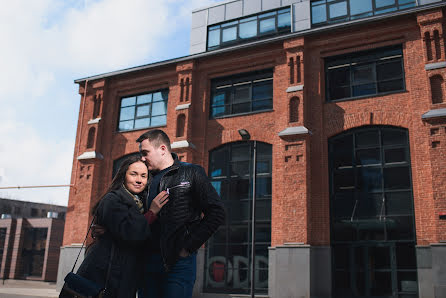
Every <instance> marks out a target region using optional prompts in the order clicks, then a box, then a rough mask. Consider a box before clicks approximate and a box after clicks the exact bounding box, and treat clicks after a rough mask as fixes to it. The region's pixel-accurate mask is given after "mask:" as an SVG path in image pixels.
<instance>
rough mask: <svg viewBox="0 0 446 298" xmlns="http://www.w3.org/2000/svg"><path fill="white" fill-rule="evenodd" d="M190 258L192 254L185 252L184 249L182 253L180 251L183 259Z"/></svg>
mask: <svg viewBox="0 0 446 298" xmlns="http://www.w3.org/2000/svg"><path fill="white" fill-rule="evenodd" d="M188 256H190V253H188V252H187V250H185V249H184V248H182V249H181V251H180V257H182V258H186V257H188Z"/></svg>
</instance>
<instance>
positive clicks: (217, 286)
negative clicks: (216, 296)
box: [205, 142, 272, 294]
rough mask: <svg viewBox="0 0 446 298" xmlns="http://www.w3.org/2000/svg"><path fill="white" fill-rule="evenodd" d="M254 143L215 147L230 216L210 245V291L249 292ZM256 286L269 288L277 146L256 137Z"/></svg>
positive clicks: (213, 166) (214, 173)
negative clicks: (273, 181) (273, 163)
mask: <svg viewBox="0 0 446 298" xmlns="http://www.w3.org/2000/svg"><path fill="white" fill-rule="evenodd" d="M253 149H254V148H253V143H252V142H238V143H231V144H227V145H224V146H221V147H219V148H217V149H215V150H213V151H211V153H210V163H209V176H210V177H211V181H212V185H213V186H214V187H215V189H216V190H217V192H218V193H219V194H220V196H221V198H222V200H223V202H224V204H225V208H226V210H227V216H226V222H225V224H224V225H222V226H221V227H220V228H219V229H218V231H217V232H216V233H215V234H214V235H213V236H212V237H211V239H209V241H208V243H207V245H206V263H205V291H207V292H213V293H217V292H222V293H223V292H225V293H240V294H242V293H244V294H246V293H249V290H250V263H251V254H250V252H251V247H252V240H251V222H252V218H251V210H252V202H253V200H252V183H253V181H252V176H253V175H252V163H253ZM256 152H257V154H256V155H257V175H256V218H255V222H256V234H255V237H256V239H255V254H256V256H255V288H256V292H257V293H266V292H267V288H268V247H269V246H270V245H271V161H272V146H271V145H269V144H265V143H259V142H257V151H256Z"/></svg>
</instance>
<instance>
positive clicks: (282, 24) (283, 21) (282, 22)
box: [277, 12, 291, 30]
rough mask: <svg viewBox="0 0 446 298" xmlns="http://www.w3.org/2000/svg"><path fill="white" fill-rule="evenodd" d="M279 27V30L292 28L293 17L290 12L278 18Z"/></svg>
mask: <svg viewBox="0 0 446 298" xmlns="http://www.w3.org/2000/svg"><path fill="white" fill-rule="evenodd" d="M277 27H278V28H279V30H283V29H285V28H289V27H291V17H290V13H289V12H288V13H285V14H279V15H278V16H277Z"/></svg>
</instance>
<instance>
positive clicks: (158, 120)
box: [151, 116, 167, 126]
mask: <svg viewBox="0 0 446 298" xmlns="http://www.w3.org/2000/svg"><path fill="white" fill-rule="evenodd" d="M166 120H167V117H166V116H157V117H152V123H151V126H162V125H166Z"/></svg>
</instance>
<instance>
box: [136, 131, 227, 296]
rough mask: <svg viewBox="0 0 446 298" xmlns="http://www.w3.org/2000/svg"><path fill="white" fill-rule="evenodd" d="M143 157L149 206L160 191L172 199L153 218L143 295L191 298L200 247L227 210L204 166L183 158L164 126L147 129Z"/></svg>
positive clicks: (141, 140)
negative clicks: (172, 146) (146, 173)
mask: <svg viewBox="0 0 446 298" xmlns="http://www.w3.org/2000/svg"><path fill="white" fill-rule="evenodd" d="M137 142H138V143H140V144H139V148H140V152H141V159H142V161H144V162H145V163H146V165H147V167H148V168H149V172H150V176H149V182H148V188H149V195H148V198H147V202H146V203H147V205H146V206H150V203H151V201H152V200H153V198H155V197H156V195H158V194H159V193H160V192H161V191H167V192H168V194H169V202H168V203H167V204H166V206H164V207H163V208H162V209H161V211H160V213H159V214H158V220H157V221H155V222H154V223H152V225H151V228H152V243H151V246H150V251H149V252H147V254H148V255H147V259H148V261H147V264H146V270H145V272H144V286H143V288H142V289H141V290H140V291H139V292H138V296H139V297H140V298H189V297H192V290H193V286H194V283H195V275H196V251H197V250H198V249H199V248H200V247H201V246H202V245H203V244H204V243H205V242H206V241H207V240H208V239H209V237H211V235H212V234H213V233H214V232H215V231H216V230H217V228H218V227H219V226H220V225H221V224H222V223H223V221H224V218H225V211H224V208H223V203H222V202H221V200H220V198H219V196H218V194H217V192H216V191H215V189H214V187H213V186H212V185H211V183H210V182H209V179H208V177H207V176H206V173H205V171H204V170H203V168H202V167H200V166H198V165H194V164H189V163H183V162H180V161H179V160H178V157H177V155H176V154H175V153H172V152H171V148H170V140H169V137H168V136H167V134H166V133H165V132H164V131H162V130H159V129H156V130H151V131H148V132H146V133H144V134H142V135H141V136H140V137H139V138H138V139H137Z"/></svg>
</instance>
